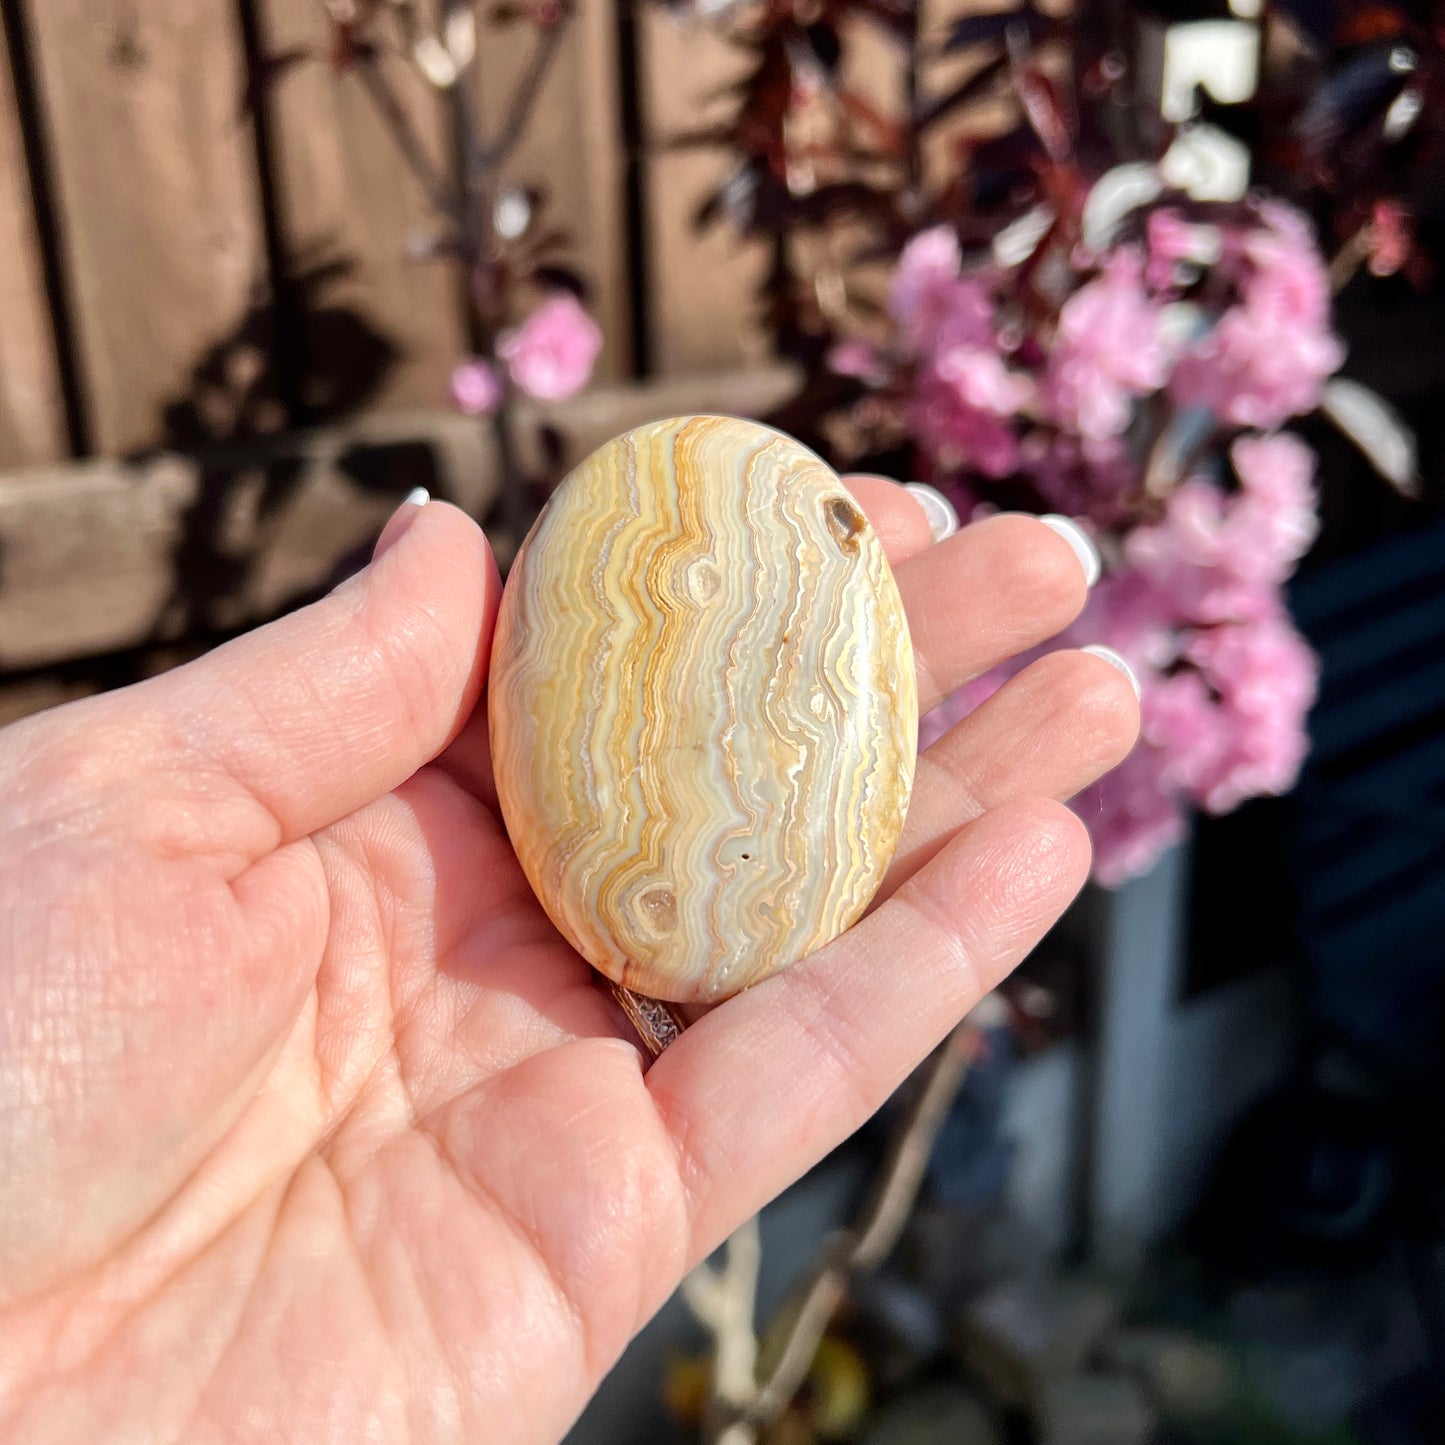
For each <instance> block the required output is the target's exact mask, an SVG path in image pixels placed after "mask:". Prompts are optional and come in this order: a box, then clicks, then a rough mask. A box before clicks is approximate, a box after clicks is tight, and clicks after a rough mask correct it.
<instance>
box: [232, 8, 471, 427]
mask: <svg viewBox="0 0 1445 1445" xmlns="http://www.w3.org/2000/svg"><path fill="white" fill-rule="evenodd" d="M260 21H261V25H260V29H261V42H262V48H263V51H264V53H265V54H266V55H268V56H270V57H273V58H274V57H281V56H285V55H287V54H295V53H296V52H298V51H306V52H309V53H310V54H311V55H312V56H314V57H316V58H314V59H312V60H309V61H303V62H301V63H299V64H293V65H290V66H289V67H288V68H287V69H285V70H284V71H282V72H281V73H279V74H278V75H277V77H276V78H275V80H274V81H273V82H272V83H271V84H270V85H269V86H268V87H267V89H266V95H265V103H266V106H267V114H268V117H269V119H270V123H271V137H270V139H271V147H270V150H271V156H272V160H273V162H274V165H275V180H276V192H277V203H278V205H277V210H278V222H279V228H280V232H281V235H280V242H281V246H282V250H283V253H284V254H285V256H286V259H287V270H288V272H289V273H290V274H291V277H292V279H293V282H294V280H295V279H296V278H300V277H304V275H305V273H306V271H307V270H308V268H311V269H314V268H315V267H317V266H324V265H327V264H332V265H334V266H335V267H336V268H337V271H338V274H337V275H336V276H335V277H334V279H331V280H329V281H327V282H325V283H324V284H322V285H321V286H320V287H319V289H318V290H317V292H316V294H315V295H314V296H304V297H301V298H298V299H300V300H302V301H303V302H304V303H305V304H304V305H303V306H302V307H301V308H300V311H301V314H300V329H301V337H300V343H301V359H302V362H303V367H302V371H303V374H302V376H301V378H300V381H301V387H300V391H301V395H300V398H299V399H300V402H301V405H302V407H303V408H308V409H313V410H315V409H320V410H322V411H325V410H326V409H327V404H328V403H327V398H326V396H325V395H324V394H323V392H324V387H325V385H326V379H327V378H330V379H331V380H332V383H333V384H338V383H339V384H341V385H342V386H345V385H346V383H348V382H349V383H350V385H351V387H352V388H353V389H354V388H356V387H359V386H364V385H366V382H367V376H366V370H367V365H368V362H369V361H370V362H375V361H376V360H379V359H380V358H379V356H378V343H380V344H381V345H382V346H386V347H389V348H390V349H391V350H392V351H393V352H394V360H393V364H392V365H391V367H390V369H389V371H388V372H387V373H386V374H385V375H384V376H380V377H377V378H376V389H375V391H374V394H372V395H370V396H368V397H365V398H363V400H365V401H366V403H367V404H368V405H374V406H378V407H384V408H385V407H394V408H406V407H417V406H441V405H443V404H445V402H446V398H447V393H448V381H449V378H450V375H451V370H452V367H453V366H454V365H455V364H456V361H457V358H458V357H459V356H460V355H461V354H462V353H463V351H464V350H465V337H466V326H465V301H464V290H463V288H464V280H463V278H462V276H461V275H460V273H459V268H458V266H457V263H456V262H455V261H452V260H434V261H428V262H425V263H420V262H418V261H416V260H414V259H412V257H411V255H409V252H410V251H411V250H413V249H414V248H415V246H416V245H417V243H418V242H419V241H422V240H424V239H426V238H434V237H435V236H437V235H438V234H439V233H441V232H442V231H443V230H444V229H445V226H446V221H445V218H444V217H442V216H440V215H439V214H438V212H437V209H436V207H435V205H434V204H433V201H432V199H431V198H430V197H428V195H427V194H426V191H425V189H424V187H423V185H422V183H421V182H420V181H419V180H418V179H417V177H416V175H415V174H414V172H413V171H412V170H411V168H410V167H409V166H408V165H407V163H406V160H405V159H404V157H403V156H402V153H401V151H400V149H399V147H398V146H397V144H396V141H395V139H394V137H393V136H392V135H391V134H390V133H389V132H388V130H387V128H386V126H385V125H384V124H383V122H382V120H381V118H380V115H379V113H378V110H377V107H376V105H375V103H374V98H373V97H372V96H371V95H370V94H369V93H368V92H367V89H366V86H365V83H364V81H363V78H362V76H361V75H359V74H350V75H337V74H336V73H335V71H334V70H333V68H332V67H331V66H330V65H329V64H328V63H326V60H325V56H326V51H327V37H328V29H327V21H326V16H325V12H324V11H323V9H322V7H321V6H320V5H319V4H316V3H314V0H308V3H297V0H262V3H261V6H260ZM380 68H381V71H382V73H383V75H384V77H385V80H386V83H387V86H388V88H389V89H390V92H391V94H392V95H393V96H394V97H395V99H396V101H397V103H398V105H399V106H400V108H401V110H402V113H403V115H404V116H405V118H406V121H407V124H408V125H409V127H410V130H411V132H412V134H413V135H415V136H416V138H417V139H418V140H419V142H420V143H421V144H422V146H423V147H424V148H425V151H426V154H427V156H428V158H429V163H430V165H431V166H432V167H433V168H434V169H435V171H436V172H437V173H438V174H439V175H443V176H449V175H450V174H451V173H452V171H453V167H454V164H455V157H454V154H453V147H452V144H451V139H450V136H451V121H450V118H449V115H448V110H447V102H446V100H445V99H444V98H443V97H442V96H441V95H440V94H439V93H438V92H437V91H436V90H435V89H434V88H433V87H432V86H430V85H429V84H427V82H426V81H425V80H424V79H423V78H422V77H421V76H420V75H419V74H418V73H417V71H416V70H415V69H414V68H413V67H412V66H411V65H409V64H407V63H406V61H405V60H404V59H403V58H402V57H400V56H395V55H388V56H386V57H385V58H384V59H383V60H382V61H381V63H380Z"/></svg>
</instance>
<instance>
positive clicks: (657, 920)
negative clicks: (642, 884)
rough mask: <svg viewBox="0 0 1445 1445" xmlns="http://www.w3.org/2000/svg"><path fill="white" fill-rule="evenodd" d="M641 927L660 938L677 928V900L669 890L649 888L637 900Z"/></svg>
mask: <svg viewBox="0 0 1445 1445" xmlns="http://www.w3.org/2000/svg"><path fill="white" fill-rule="evenodd" d="M637 912H638V915H639V919H640V921H641V923H642V926H643V927H644V928H645V929H647V931H648V932H649V933H651V934H654V935H657V936H659V937H661V936H662V935H664V934H668V933H671V932H672V931H673V929H674V928H676V927H677V898H676V897H675V896H674V894H673V891H672V889H670V888H649V889H648V890H647V892H646V893H644V894H642V896H641V897H640V898H638V900H637Z"/></svg>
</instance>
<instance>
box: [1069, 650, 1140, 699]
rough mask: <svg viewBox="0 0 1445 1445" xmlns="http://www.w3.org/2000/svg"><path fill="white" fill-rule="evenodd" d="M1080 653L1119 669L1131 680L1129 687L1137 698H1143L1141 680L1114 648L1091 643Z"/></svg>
mask: <svg viewBox="0 0 1445 1445" xmlns="http://www.w3.org/2000/svg"><path fill="white" fill-rule="evenodd" d="M1079 651H1080V652H1087V653H1088V654H1089V655H1090V656H1091V657H1097V658H1099V659H1100V660H1101V661H1104V662H1107V663H1108V664H1109V666H1110V667H1117V668H1118V669H1119V671H1120V672H1122V673H1123V674H1124V676H1125V677H1127V678H1128V679H1129V686H1130V687H1132V688H1133V689H1134V696H1135V697H1136V698H1139V697H1142V696H1143V693H1142V692H1141V690H1140V688H1139V679H1138V678H1137V677H1136V676H1135V675H1134V669H1133V668H1132V667H1130V666H1129V664H1128V663H1127V662H1125V661H1124V659H1123V658H1122V657H1120V656H1119V654H1118V653H1117V652H1115V651H1114V649H1113V648H1112V647H1105V646H1104V645H1103V644H1102V643H1098V642H1091V643H1090V644H1089V645H1088V646H1087V647H1081V648H1080V649H1079Z"/></svg>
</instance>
